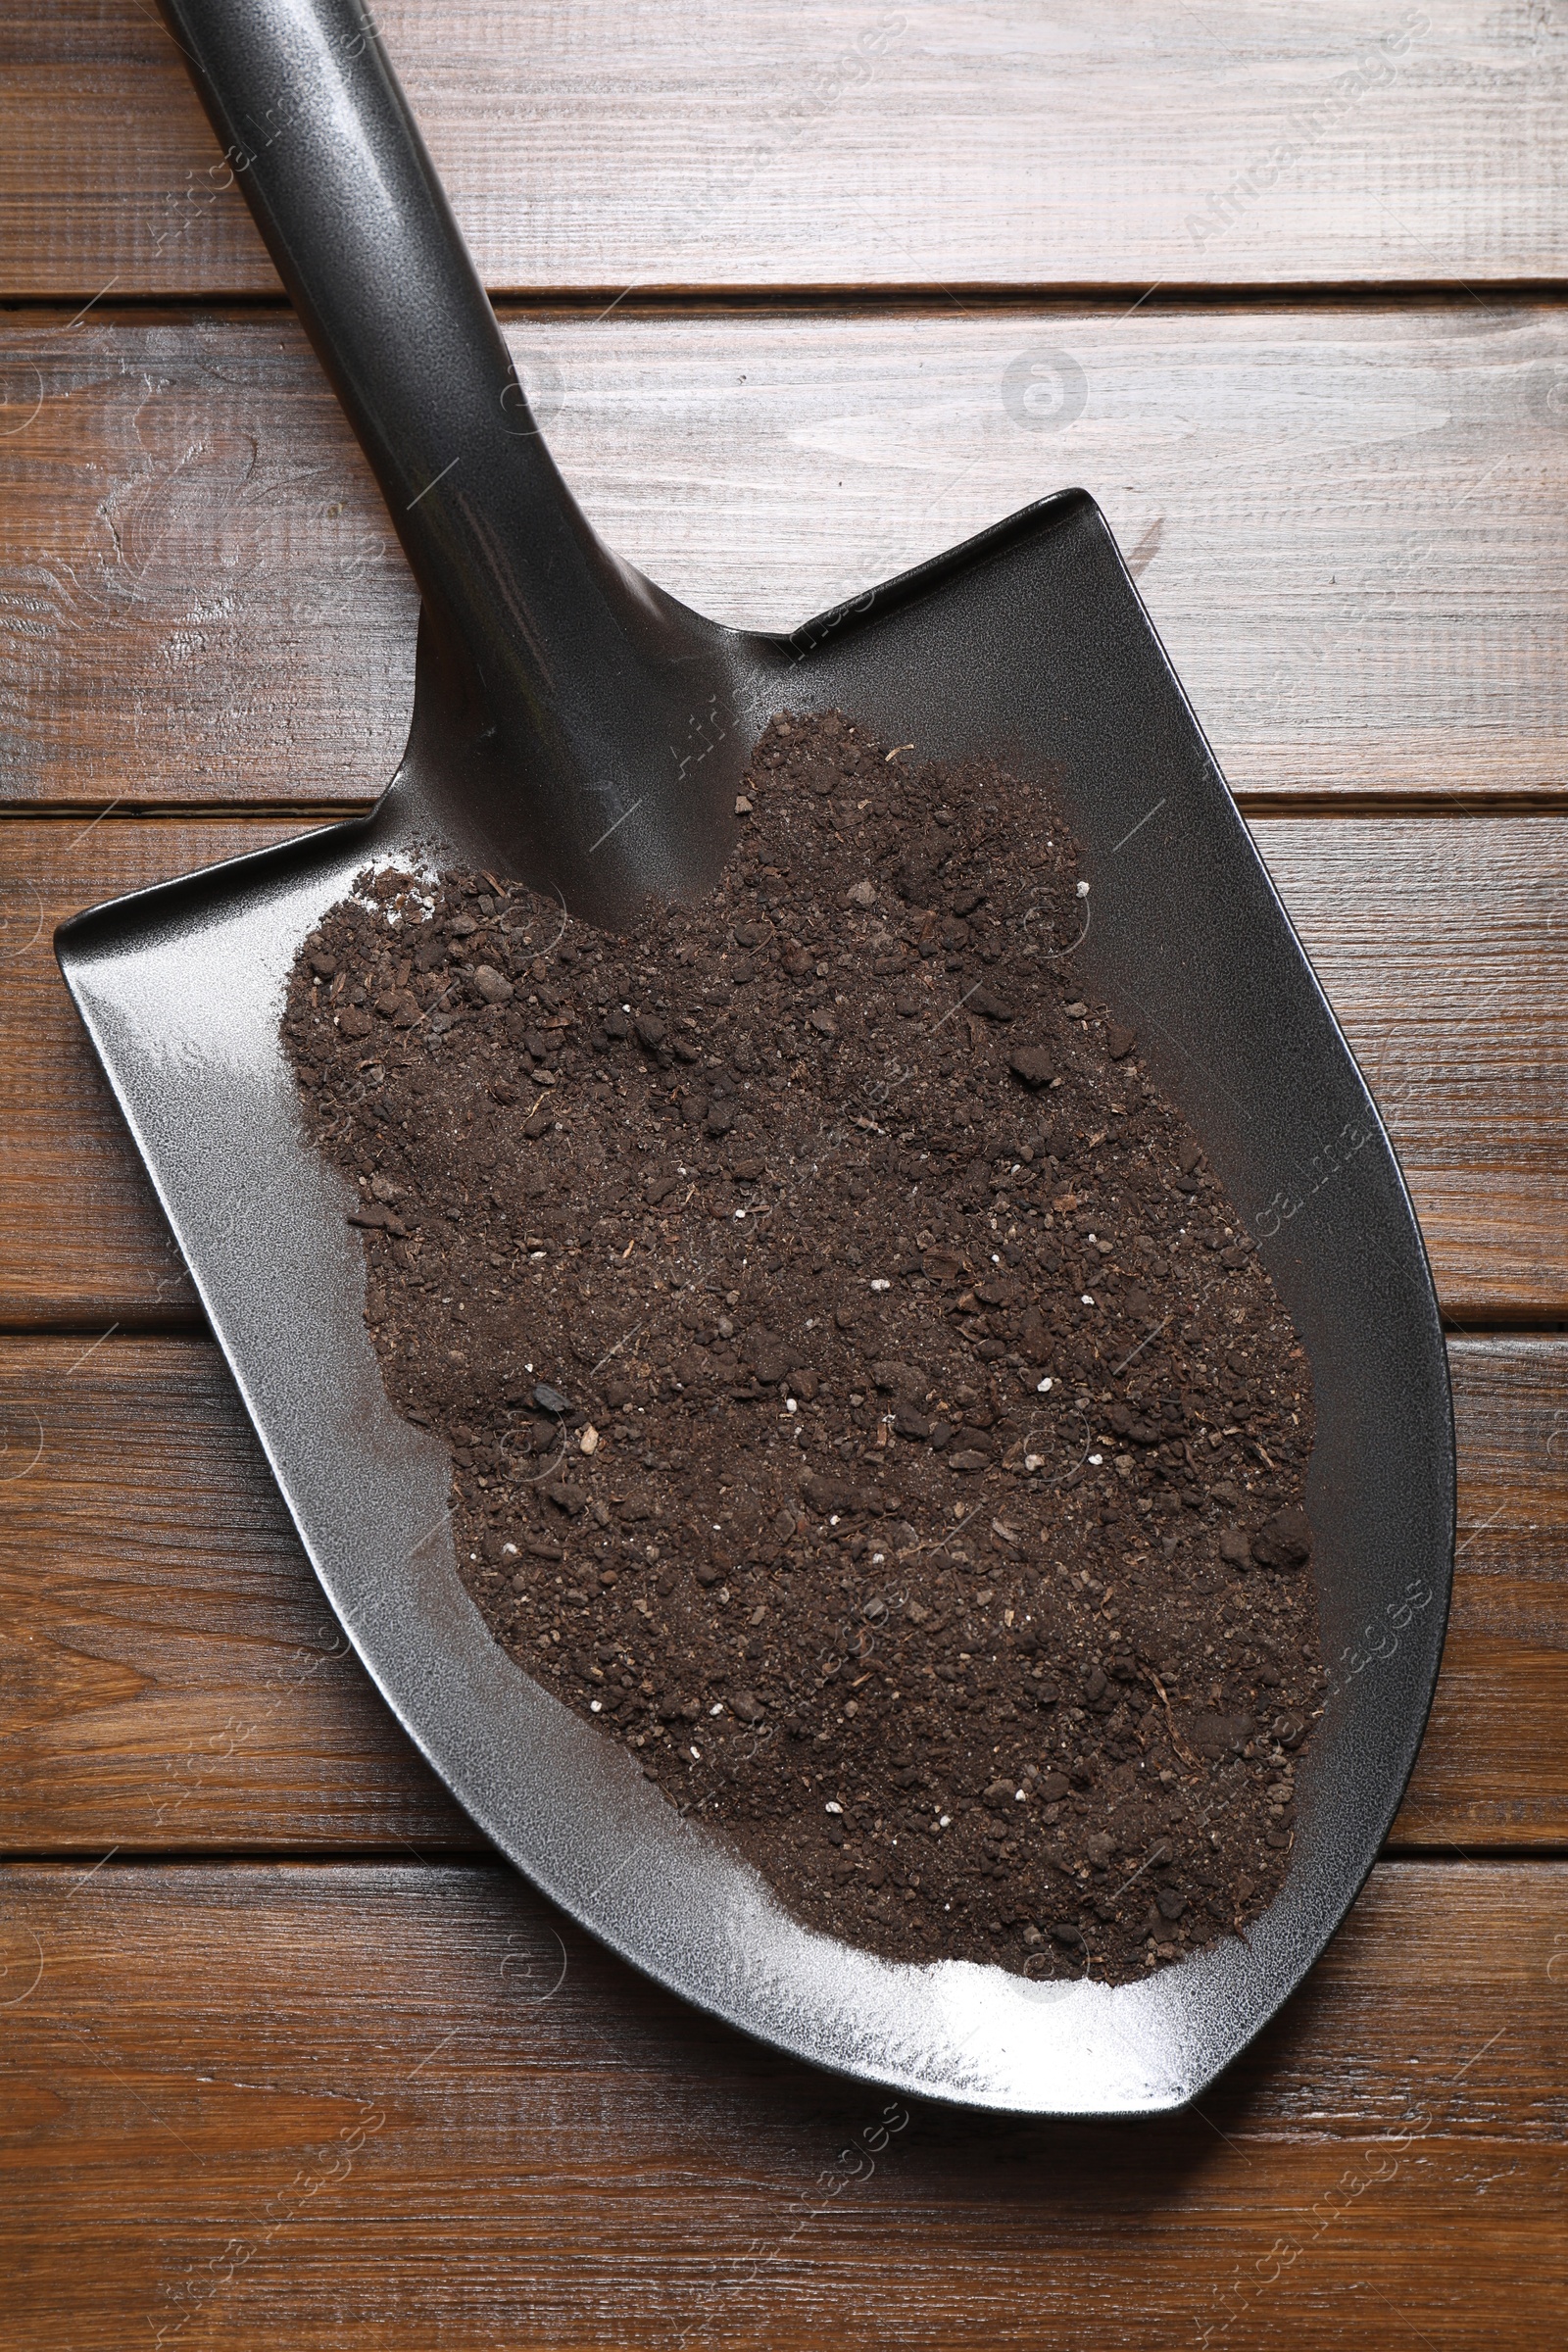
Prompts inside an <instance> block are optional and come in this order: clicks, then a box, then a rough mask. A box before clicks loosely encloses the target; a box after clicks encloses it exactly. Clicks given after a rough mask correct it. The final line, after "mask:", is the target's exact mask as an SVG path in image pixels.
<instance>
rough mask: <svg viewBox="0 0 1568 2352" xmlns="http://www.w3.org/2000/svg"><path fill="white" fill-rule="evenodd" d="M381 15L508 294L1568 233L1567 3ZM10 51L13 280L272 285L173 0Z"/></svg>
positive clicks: (1234, 267) (1051, 273) (1405, 258)
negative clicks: (190, 68)
mask: <svg viewBox="0 0 1568 2352" xmlns="http://www.w3.org/2000/svg"><path fill="white" fill-rule="evenodd" d="M376 15H377V21H378V23H379V25H380V26H381V29H382V32H383V35H384V37H385V41H386V46H387V49H388V51H389V53H390V54H391V56H392V58H393V60H394V62H395V64H396V66H397V67H398V70H399V72H400V73H401V74H402V75H403V77H404V80H405V83H406V85H407V88H408V92H409V96H410V99H411V100H412V102H413V105H414V109H415V112H416V114H417V117H418V119H419V122H420V123H421V126H422V128H423V130H424V132H425V135H426V138H427V140H428V142H429V145H430V148H431V150H432V152H433V154H434V157H435V160H436V163H437V165H438V166H439V168H440V170H441V172H443V174H444V176H445V178H446V182H447V186H448V189H449V190H450V193H451V196H452V200H453V204H454V206H455V208H456V211H457V214H458V218H459V220H460V221H461V222H462V225H463V227H464V230H465V232H466V235H467V237H468V239H469V241H470V242H471V244H472V247H473V250H474V254H475V258H476V259H477V261H478V264H479V267H480V269H481V270H482V271H483V273H484V276H485V279H486V282H487V283H488V284H490V285H491V286H493V287H498V288H502V289H506V288H525V289H536V288H555V287H560V286H564V285H570V286H573V287H599V288H604V289H607V290H611V291H614V290H618V289H619V288H621V287H623V286H626V285H629V284H634V283H640V284H647V285H656V286H671V285H673V286H691V285H726V286H740V285H746V286H773V285H781V284H802V285H805V284H810V285H819V286H828V287H842V286H845V285H846V284H848V283H855V284H859V285H864V284H867V283H870V284H883V285H909V284H914V285H931V284H938V283H940V284H946V285H976V286H983V285H988V284H1017V283H1031V284H1037V283H1041V282H1045V281H1049V282H1053V283H1055V284H1058V285H1059V284H1067V285H1083V284H1089V283H1104V282H1107V281H1108V282H1110V283H1112V284H1115V285H1128V286H1131V287H1132V288H1133V289H1134V290H1135V291H1141V290H1142V288H1143V287H1144V286H1146V285H1148V284H1149V283H1151V282H1152V281H1153V280H1156V279H1170V280H1175V281H1178V282H1181V281H1186V282H1195V281H1196V282H1200V283H1210V282H1220V283H1234V282H1237V281H1253V282H1270V283H1280V282H1310V283H1325V282H1326V283H1330V284H1334V283H1348V282H1350V281H1364V280H1369V279H1388V278H1391V277H1392V278H1403V279H1422V280H1438V281H1446V282H1452V281H1455V280H1461V279H1462V280H1467V281H1469V282H1471V283H1480V282H1484V281H1486V280H1488V279H1494V278H1503V279H1519V278H1541V277H1548V276H1552V275H1555V274H1558V273H1560V272H1561V270H1562V266H1563V257H1564V231H1563V219H1562V212H1561V203H1560V195H1559V190H1560V188H1561V185H1562V179H1563V175H1564V172H1565V169H1568V147H1565V117H1568V109H1565V106H1564V97H1565V90H1568V26H1565V25H1564V23H1563V18H1562V14H1561V11H1560V9H1559V8H1557V7H1556V6H1555V5H1554V4H1553V0H1530V4H1529V5H1525V4H1524V0H1521V4H1520V5H1518V6H1516V7H1508V8H1500V9H1499V8H1494V9H1486V10H1482V9H1477V8H1476V7H1475V6H1473V5H1468V4H1467V0H1421V5H1420V6H1419V7H1406V6H1402V5H1400V4H1399V0H1389V5H1387V6H1386V7H1383V8H1381V9H1378V10H1375V11H1372V12H1370V13H1368V12H1367V11H1366V10H1364V9H1360V8H1357V7H1355V6H1353V5H1351V4H1350V0H1317V4H1316V5H1312V6H1308V7H1304V8H1295V9H1284V10H1269V11H1259V10H1258V9H1257V8H1255V7H1249V6H1248V5H1247V4H1246V0H1210V4H1209V5H1205V6H1203V7H1201V8H1195V7H1190V6H1188V5H1186V4H1185V0H1127V4H1126V5H1123V6H1121V7H1119V8H1116V9H1105V8H1103V7H1099V6H1097V5H1095V0H1056V4H1055V5H1053V6H1051V7H1049V8H1028V9H1022V8H1017V7H1011V6H1003V5H999V4H998V0H986V4H984V5H980V6H974V5H961V4H960V0H908V4H907V5H906V6H902V7H890V6H885V5H881V4H880V0H857V4H855V5H845V6H835V7H832V8H829V9H824V8H817V9H813V10H810V11H805V12H803V11H802V10H800V9H799V8H798V7H796V6H794V5H793V4H792V0H729V5H727V6H725V7H724V8H722V9H718V8H715V7H713V6H712V5H711V0H676V4H675V5H671V6H668V7H664V8H659V9H652V8H639V9H627V8H625V7H624V6H621V5H617V4H616V0H589V4H588V5H582V4H578V5H573V6H565V5H563V4H561V0H555V4H554V5H548V4H546V0H532V4H529V0H510V4H509V0H499V4H498V0H489V4H488V5H478V4H476V0H463V4H460V5H454V4H452V0H448V4H447V5H444V6H443V5H440V4H439V0H383V5H382V6H381V7H380V8H379V9H378V10H377V12H376ZM0 54H3V55H4V62H5V66H6V69H7V70H6V72H5V73H4V76H3V77H0V158H3V159H4V162H3V177H0V197H3V198H4V200H5V202H6V204H7V208H8V212H9V215H10V223H11V225H10V233H9V239H8V251H7V256H6V269H5V276H4V280H3V281H0V284H3V290H4V291H7V292H10V293H15V294H21V293H28V294H69V295H74V296H77V297H79V298H81V299H83V300H85V299H86V298H87V297H88V296H90V295H93V294H95V293H97V291H98V289H99V288H100V287H101V286H103V285H104V284H105V283H106V282H109V281H113V280H118V281H119V283H120V285H122V286H123V285H125V284H127V283H129V284H133V285H135V286H136V287H137V288H139V289H143V290H145V291H148V292H152V293H162V292H172V293H177V294H181V295H187V296H189V295H213V294H218V293H223V292H229V291H249V290H253V289H267V288H273V287H275V285H276V279H275V278H274V277H273V275H272V271H271V269H270V265H269V263H268V261H267V258H266V255H265V254H264V252H263V250H262V247H261V243H260V240H259V238H258V237H257V235H256V232H255V230H254V229H253V227H252V225H251V222H250V220H249V217H248V215H247V214H246V212H245V210H244V208H243V204H242V202H241V198H240V194H239V191H238V189H237V188H236V187H234V186H233V185H232V175H231V174H230V173H228V172H226V171H224V169H223V168H222V166H221V160H220V157H219V150H218V143H217V141H216V139H215V138H214V137H213V135H212V133H211V131H210V130H209V129H208V127H207V125H206V123H205V121H204V120H203V118H202V115H201V113H200V110H199V108H198V107H197V104H196V101H195V99H194V97H193V96H192V94H191V91H190V88H189V86H188V84H187V83H186V80H185V78H184V75H183V73H182V71H181V68H180V64H179V60H178V57H177V55H176V53H175V51H174V49H173V47H172V43H171V42H170V41H169V39H168V37H167V36H166V35H165V34H164V33H163V32H162V31H161V29H160V28H159V26H158V24H157V22H156V18H155V15H154V11H153V8H152V6H151V0H147V5H145V6H143V5H142V0H109V4H107V5H105V4H104V0H31V5H25V4H24V0H18V4H17V5H16V6H15V7H14V8H13V9H12V11H11V12H10V13H9V15H8V18H7V30H6V35H5V50H4V52H3V53H0ZM289 96H290V93H289V91H288V89H287V87H286V86H283V87H280V88H279V89H278V90H277V91H276V92H275V93H270V94H269V96H268V98H267V99H266V100H264V99H263V98H262V97H261V95H260V94H258V98H257V107H256V112H257V115H258V118H259V119H262V120H269V119H275V120H276V121H278V122H280V123H285V124H286V121H287V110H288V104H289ZM269 107H270V118H269V116H268V109H269ZM285 135H286V133H285Z"/></svg>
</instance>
